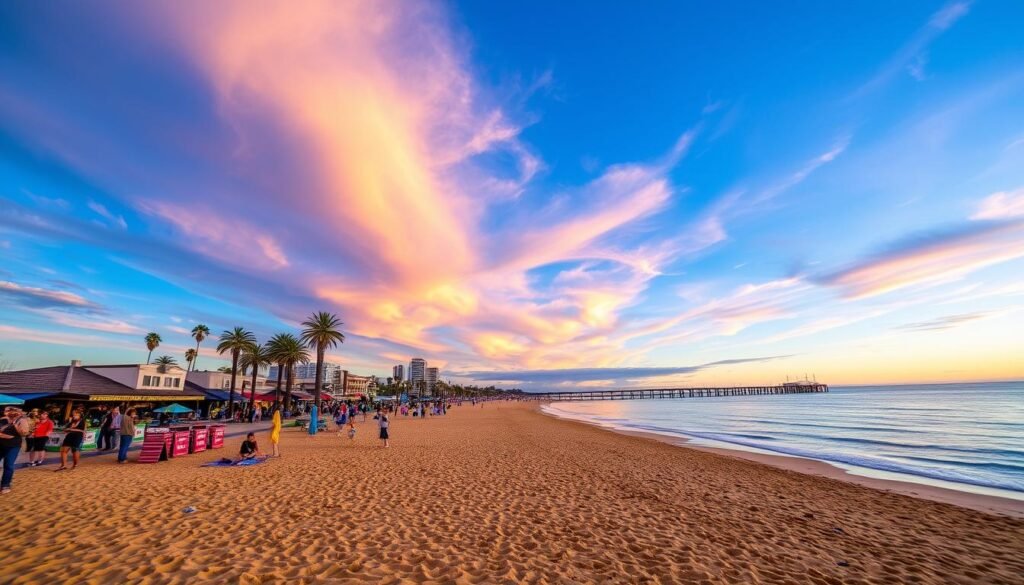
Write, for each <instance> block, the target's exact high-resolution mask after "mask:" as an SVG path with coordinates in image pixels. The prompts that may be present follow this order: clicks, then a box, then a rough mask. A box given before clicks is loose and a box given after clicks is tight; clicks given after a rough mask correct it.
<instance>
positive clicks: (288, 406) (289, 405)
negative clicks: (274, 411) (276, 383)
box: [284, 364, 295, 410]
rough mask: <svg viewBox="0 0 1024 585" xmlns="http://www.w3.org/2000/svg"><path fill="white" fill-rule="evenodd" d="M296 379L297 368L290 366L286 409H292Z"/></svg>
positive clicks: (285, 397)
mask: <svg viewBox="0 0 1024 585" xmlns="http://www.w3.org/2000/svg"><path fill="white" fill-rule="evenodd" d="M294 379H295V368H294V366H292V365H291V364H288V388H287V390H286V391H285V393H284V409H285V410H291V409H292V381H293V380H294Z"/></svg>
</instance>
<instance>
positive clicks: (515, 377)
mask: <svg viewBox="0 0 1024 585" xmlns="http://www.w3.org/2000/svg"><path fill="white" fill-rule="evenodd" d="M1022 22H1024V3H1021V2H1019V1H1016V0H1007V1H998V0H993V1H978V2H974V3H972V2H951V3H941V2H897V3H892V2H858V3H847V4H843V5H839V4H835V3H828V2H798V3H786V4H785V5H784V7H783V6H782V5H777V6H772V5H771V4H770V3H754V2H716V3H707V2H699V3H698V2H644V3H630V2H615V3H613V2H503V3H498V2H459V3H414V2H357V1H345V2H336V1H325V2H314V1H303V2H274V3H269V2H268V3H262V2H245V3H238V4H232V3H230V2H209V3H204V2H166V3H155V2H146V3H126V2H121V3H115V2H78V3H70V2H63V3H56V2H29V1H15V2H5V3H3V4H0V79H2V83H0V255H2V258H3V261H2V263H0V354H2V355H0V361H4V362H9V363H13V365H14V366H16V367H17V368H28V367H36V366H43V365H53V364H63V363H67V362H68V361H69V360H71V359H82V360H84V361H85V362H86V363H90V362H91V363H97V362H108V363H109V362H138V361H144V360H145V357H146V348H145V345H144V343H143V339H142V338H143V335H144V334H145V333H146V332H148V331H156V332H158V333H160V334H161V336H162V337H163V339H164V344H163V345H162V346H161V348H160V349H158V350H157V351H156V352H155V353H154V355H159V354H163V353H166V354H169V355H173V356H175V357H177V358H178V360H179V361H180V362H184V357H183V355H182V354H183V352H184V350H185V348H186V347H189V346H190V345H191V342H190V338H189V335H188V331H189V330H190V329H191V328H192V326H193V325H194V324H195V323H197V322H198V323H205V324H207V325H208V326H209V327H210V328H211V329H212V330H213V331H214V334H215V335H216V334H219V332H220V331H221V330H223V329H226V328H229V327H233V326H236V325H240V326H244V327H246V328H249V329H251V330H253V331H254V332H256V334H257V336H258V337H259V339H260V340H266V339H267V338H268V337H269V336H270V335H272V334H274V333H277V332H284V331H295V330H297V327H298V322H300V321H301V320H302V319H303V318H304V317H305V316H306V315H307V314H309V313H310V312H311V311H314V310H329V311H333V312H336V313H338V314H339V315H340V316H341V318H342V320H343V321H344V322H345V332H346V335H347V337H348V339H347V341H346V342H345V344H344V345H343V346H341V347H340V348H339V349H338V350H336V351H335V352H333V354H332V359H333V360H334V361H338V362H340V363H342V364H344V365H345V367H347V368H349V369H350V370H352V371H353V372H356V373H360V374H371V373H372V374H377V375H381V376H387V375H390V367H391V365H392V364H395V363H408V361H409V358H411V357H416V356H421V357H424V358H426V359H427V360H428V361H429V362H430V363H431V365H437V366H441V367H442V372H443V373H442V376H443V377H444V378H447V379H451V380H454V381H470V382H472V381H476V382H479V383H485V384H491V383H499V384H505V385H514V386H519V387H523V388H558V387H560V386H563V385H568V384H586V385H593V386H660V385H675V384H746V383H776V382H780V381H782V380H784V379H785V377H786V376H787V375H789V376H799V377H803V376H804V374H805V373H806V374H807V375H815V376H816V377H817V378H818V379H819V380H823V381H827V382H830V383H833V384H852V383H888V382H893V383H904V382H915V381H929V382H933V381H959V380H996V379H1021V378H1024V34H1022V33H1021V23H1022ZM214 345H215V343H214V342H212V341H208V342H206V343H205V348H204V351H203V353H202V357H201V358H200V364H199V365H200V368H203V367H206V368H215V367H217V366H220V365H223V362H221V361H219V357H218V356H216V355H215V352H214V350H213V346H214Z"/></svg>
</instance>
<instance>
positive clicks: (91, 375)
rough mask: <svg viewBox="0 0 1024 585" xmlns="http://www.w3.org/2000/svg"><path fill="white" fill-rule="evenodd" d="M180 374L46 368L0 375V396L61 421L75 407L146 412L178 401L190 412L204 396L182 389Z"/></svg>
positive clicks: (135, 368)
mask: <svg viewBox="0 0 1024 585" xmlns="http://www.w3.org/2000/svg"><path fill="white" fill-rule="evenodd" d="M185 382H186V378H185V370H184V369H182V368H179V367H178V366H159V365H157V364H118V365H89V366H85V365H82V362H81V361H79V360H73V361H72V362H71V364H70V365H67V366H49V367H45V368H33V369H29V370H16V371H11V372H3V373H0V394H7V395H10V396H14V397H17V398H20V399H22V400H24V401H25V406H26V408H40V409H44V410H47V411H48V412H50V414H51V416H52V417H53V418H54V419H55V420H57V421H65V420H67V419H68V417H69V416H70V414H71V410H72V409H73V408H75V407H78V406H83V407H85V408H86V413H87V415H88V412H89V411H90V410H91V408H93V407H100V406H122V407H129V406H134V407H137V408H143V409H144V408H148V407H154V406H160V405H161V404H169V403H171V402H180V403H182V404H185V405H186V406H189V407H190V408H194V407H195V406H196V405H197V403H198V402H199V401H201V400H205V399H206V396H205V395H204V394H203V393H201V392H197V391H196V390H193V389H191V388H188V387H187V386H186V383H185Z"/></svg>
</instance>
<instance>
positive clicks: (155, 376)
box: [72, 362, 185, 390]
mask: <svg viewBox="0 0 1024 585" xmlns="http://www.w3.org/2000/svg"><path fill="white" fill-rule="evenodd" d="M77 363H79V364H80V362H77ZM72 365H74V364H72ZM80 367H83V368H85V369H86V370H89V371H90V372H93V373H95V374H99V375H101V376H103V377H104V378H109V379H111V380H113V381H115V382H118V383H120V384H124V385H125V386H128V387H129V388H136V389H139V390H145V389H151V390H156V389H161V390H180V389H182V388H184V387H185V370H184V369H182V368H179V367H178V366H158V365H156V364H139V365H135V364H129V365H118V366H80Z"/></svg>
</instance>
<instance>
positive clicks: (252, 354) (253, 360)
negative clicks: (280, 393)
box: [239, 343, 272, 413]
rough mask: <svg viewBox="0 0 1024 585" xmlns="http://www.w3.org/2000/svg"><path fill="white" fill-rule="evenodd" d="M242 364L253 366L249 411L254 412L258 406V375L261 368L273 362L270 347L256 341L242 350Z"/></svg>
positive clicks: (247, 366)
mask: <svg viewBox="0 0 1024 585" xmlns="http://www.w3.org/2000/svg"><path fill="white" fill-rule="evenodd" d="M239 363H240V364H242V365H243V366H244V367H246V368H250V367H251V368H252V385H251V386H249V391H250V392H251V394H250V395H249V410H248V412H249V413H252V411H253V409H254V408H256V376H257V375H259V372H260V368H262V367H263V366H268V365H270V364H271V363H272V361H271V358H270V349H269V348H267V346H266V345H259V344H257V343H254V344H252V345H250V346H249V347H247V348H246V349H245V350H243V351H242V356H241V359H240V362H239Z"/></svg>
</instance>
